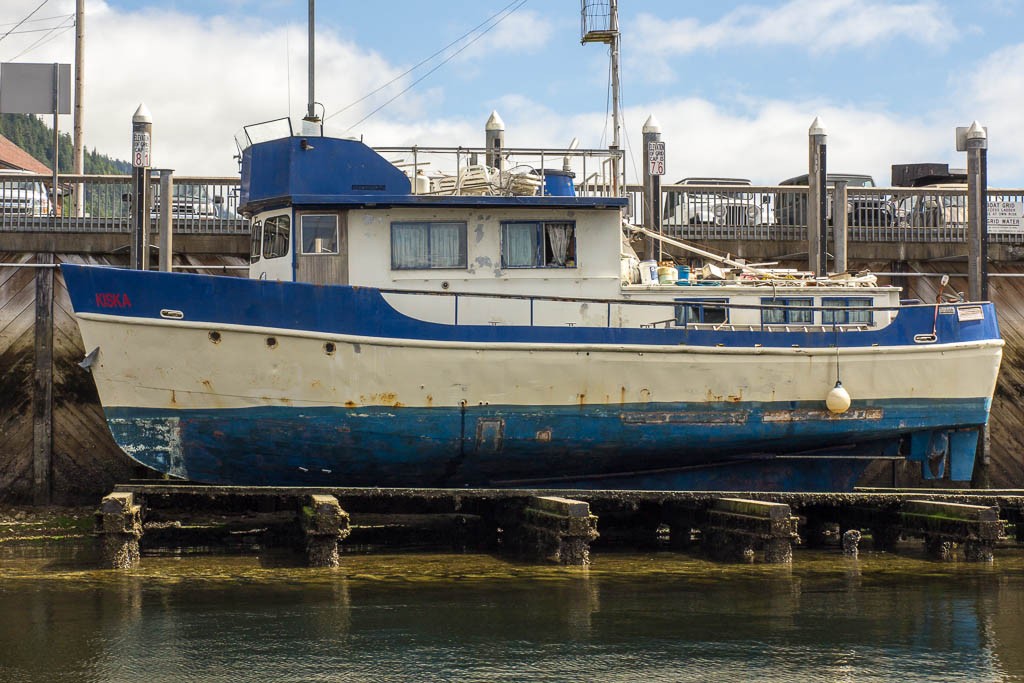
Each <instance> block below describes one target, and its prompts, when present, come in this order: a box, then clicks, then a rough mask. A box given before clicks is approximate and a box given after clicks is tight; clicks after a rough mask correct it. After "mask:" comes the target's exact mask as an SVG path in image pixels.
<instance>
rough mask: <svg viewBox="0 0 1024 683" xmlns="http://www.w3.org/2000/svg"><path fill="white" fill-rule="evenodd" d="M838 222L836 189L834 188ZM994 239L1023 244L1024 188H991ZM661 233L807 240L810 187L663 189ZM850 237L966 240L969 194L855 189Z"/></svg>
mask: <svg viewBox="0 0 1024 683" xmlns="http://www.w3.org/2000/svg"><path fill="white" fill-rule="evenodd" d="M627 191H628V194H629V197H630V200H631V201H630V206H631V207H632V208H633V211H634V214H633V216H632V220H633V222H635V223H638V224H642V223H643V222H644V212H645V209H646V208H647V207H645V206H644V198H643V192H642V187H641V186H639V185H629V186H627ZM827 192H828V202H827V210H828V219H829V225H831V223H832V220H831V218H832V212H833V211H834V210H835V209H834V206H833V204H834V189H833V188H827ZM987 196H988V234H989V241H990V242H995V243H1006V244H1021V243H1024V190H1010V189H990V190H988V195H987ZM660 207H661V218H662V232H664V234H666V235H667V236H669V237H675V238H680V239H687V240H796V241H805V240H806V239H807V187H806V186H804V185H788V186H774V185H771V186H758V185H697V184H687V185H663V186H662V196H661V203H660ZM846 224H847V239H848V240H850V241H854V242H926V243H942V242H945V243H962V242H966V241H967V189H966V187H963V188H956V187H922V188H909V187H896V188H891V187H890V188H887V187H849V188H847V198H846Z"/></svg>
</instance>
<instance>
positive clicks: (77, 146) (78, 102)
mask: <svg viewBox="0 0 1024 683" xmlns="http://www.w3.org/2000/svg"><path fill="white" fill-rule="evenodd" d="M84 74H85V0H75V120H74V135H73V137H74V140H73V144H74V151H73V154H72V157H73V158H72V169H71V172H72V173H74V174H75V175H81V174H82V173H85V169H84V156H85V152H84V147H83V142H82V100H83V97H84V85H85V76H84ZM82 188H83V185H82V184H81V183H79V184H78V185H76V186H75V190H74V197H72V201H73V202H74V214H73V215H74V216H75V217H80V216H82V206H83V201H84V199H85V198H84V197H82ZM55 191H56V190H55ZM65 215H66V214H65Z"/></svg>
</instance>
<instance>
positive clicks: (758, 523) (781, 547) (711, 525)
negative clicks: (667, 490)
mask: <svg viewBox="0 0 1024 683" xmlns="http://www.w3.org/2000/svg"><path fill="white" fill-rule="evenodd" d="M798 521H799V520H798V519H797V518H796V517H794V516H793V514H792V510H790V507H789V506H788V505H786V504H784V503H767V502H763V501H758V500H743V499H739V498H718V499H715V500H714V501H712V504H711V508H710V509H709V510H708V511H707V521H706V523H705V526H704V528H703V529H702V531H703V536H704V542H705V543H706V544H707V551H708V552H709V553H710V554H711V555H712V556H715V557H719V558H722V559H731V560H736V561H741V562H753V561H754V558H755V556H756V553H757V551H758V550H764V553H765V561H766V562H769V563H777V564H785V563H789V562H792V561H793V541H794V540H796V539H797V538H798V536H797V524H798Z"/></svg>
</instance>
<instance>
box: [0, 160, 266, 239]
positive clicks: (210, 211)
mask: <svg viewBox="0 0 1024 683" xmlns="http://www.w3.org/2000/svg"><path fill="white" fill-rule="evenodd" d="M52 184H53V182H52V178H51V176H48V175H38V174H25V173H0V232H125V233H126V232H129V231H130V230H131V221H132V218H131V191H132V182H131V176H128V175H62V176H60V186H59V191H58V196H57V201H56V202H54V201H53V193H52V192H51V189H50V187H51V185H52ZM150 192H151V195H150V197H151V199H150V207H151V210H150V231H151V232H153V233H159V225H158V223H159V221H158V216H159V213H160V202H161V197H160V184H159V178H156V177H154V178H153V179H152V184H151V189H150ZM74 193H81V196H82V207H83V211H82V215H80V216H76V215H74V210H73V208H72V204H73V203H72V201H71V197H72V196H73V194H74ZM238 197H239V180H238V179H237V178H215V177H193V176H178V177H175V179H174V198H173V200H172V202H171V207H172V209H171V210H172V213H171V218H172V221H173V226H174V232H175V233H182V234H199V233H215V234H248V232H249V226H248V221H246V220H245V218H243V217H242V216H241V215H239V214H238Z"/></svg>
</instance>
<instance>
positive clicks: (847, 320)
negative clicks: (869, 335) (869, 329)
mask: <svg viewBox="0 0 1024 683" xmlns="http://www.w3.org/2000/svg"><path fill="white" fill-rule="evenodd" d="M821 306H822V308H823V309H824V310H823V311H822V312H821V324H822V325H870V324H871V322H872V317H871V316H872V312H871V299H870V298H868V297H822V299H821ZM829 308H838V309H841V310H837V311H830V310H828V309H829ZM859 309H863V310H859Z"/></svg>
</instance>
